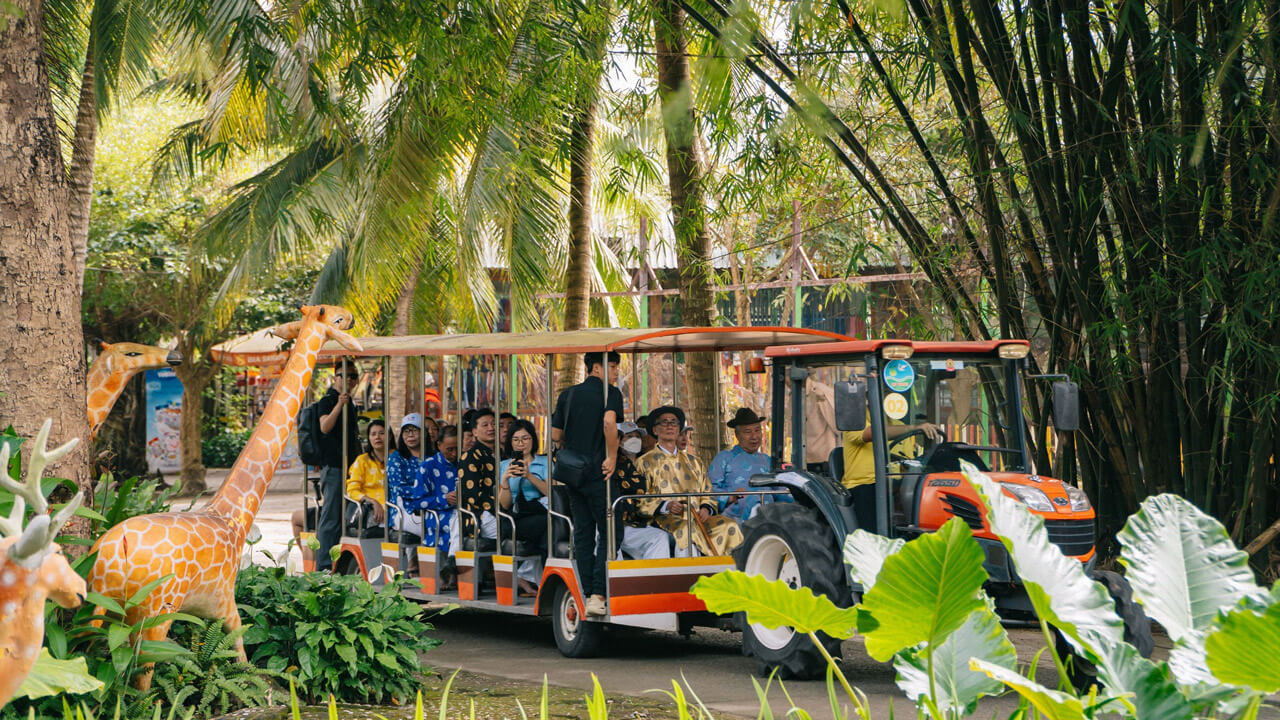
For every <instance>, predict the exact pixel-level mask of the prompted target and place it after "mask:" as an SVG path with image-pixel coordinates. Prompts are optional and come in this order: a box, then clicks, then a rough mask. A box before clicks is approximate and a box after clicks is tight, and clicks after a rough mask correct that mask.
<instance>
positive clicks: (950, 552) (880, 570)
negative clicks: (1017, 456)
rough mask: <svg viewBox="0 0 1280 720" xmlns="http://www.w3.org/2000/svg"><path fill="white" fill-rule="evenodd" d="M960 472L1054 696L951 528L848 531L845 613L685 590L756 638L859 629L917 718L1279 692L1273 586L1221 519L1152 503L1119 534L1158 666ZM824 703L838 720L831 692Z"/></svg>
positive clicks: (1235, 711) (1083, 713)
mask: <svg viewBox="0 0 1280 720" xmlns="http://www.w3.org/2000/svg"><path fill="white" fill-rule="evenodd" d="M964 471H965V476H966V478H967V480H968V482H969V483H971V484H972V485H973V486H974V487H975V488H976V489H977V490H978V492H979V493H980V494H981V496H982V498H983V500H984V502H985V504H986V507H987V508H988V513H987V523H988V525H989V526H990V528H991V530H992V532H993V533H994V534H995V535H997V536H998V537H999V538H1000V539H1001V541H1002V543H1003V544H1004V546H1005V548H1006V549H1007V550H1008V552H1009V555H1010V558H1011V559H1012V560H1013V562H1014V564H1015V566H1016V567H1017V570H1018V574H1019V577H1020V578H1021V580H1022V582H1023V584H1024V586H1025V588H1026V592H1027V594H1028V597H1029V599H1030V601H1031V604H1032V606H1033V607H1034V608H1035V611H1036V615H1037V616H1038V617H1039V619H1040V627H1041V630H1042V632H1043V633H1044V635H1045V642H1046V645H1047V650H1046V652H1048V653H1050V655H1051V656H1052V658H1053V661H1054V664H1055V665H1056V666H1057V668H1058V670H1059V673H1058V674H1059V678H1060V681H1059V685H1058V687H1056V688H1050V687H1045V686H1043V685H1041V684H1040V683H1038V682H1036V680H1035V675H1034V672H1033V671H1034V663H1033V665H1032V670H1030V671H1028V674H1027V675H1023V674H1020V673H1019V672H1018V670H1017V655H1016V653H1015V651H1014V648H1013V645H1012V643H1011V642H1010V641H1009V637H1008V635H1007V633H1006V632H1005V630H1004V628H1003V627H1002V626H1001V625H1000V622H999V619H998V617H997V616H996V614H995V611H994V604H993V602H992V600H991V598H990V597H988V596H987V595H986V593H985V591H984V589H983V584H984V583H985V581H986V574H985V572H983V570H982V561H983V552H982V549H981V548H980V547H979V546H978V544H977V542H976V541H974V540H973V538H972V535H971V533H970V530H969V528H968V526H966V525H965V524H964V523H963V522H960V521H959V519H952V520H951V521H950V522H948V523H947V524H946V525H944V526H943V527H942V528H941V529H940V530H939V531H938V532H936V533H931V534H927V535H922V536H920V537H918V538H916V539H914V540H911V541H910V542H903V541H902V540H900V539H896V540H891V539H888V538H884V537H880V536H878V535H874V534H871V533H867V532H863V531H861V530H858V531H854V533H853V534H852V535H850V536H849V537H848V538H847V539H846V542H845V560H846V562H847V563H848V565H849V570H850V575H851V579H852V580H853V582H854V583H857V584H858V585H861V587H862V588H863V594H862V601H861V603H860V604H859V605H857V606H856V607H854V608H847V609H843V608H839V607H836V606H835V605H834V604H832V603H831V602H830V601H829V600H828V599H827V598H826V597H825V596H814V595H813V593H812V592H811V591H810V590H808V589H807V588H799V589H792V588H789V587H786V586H785V585H783V584H782V583H780V582H768V581H766V580H764V579H763V578H761V577H750V576H746V575H744V574H742V573H740V572H727V573H721V574H719V575H716V576H712V577H708V578H703V579H702V580H700V581H699V582H698V584H697V585H695V586H694V593H695V594H696V595H698V597H700V598H701V599H702V600H703V601H704V602H705V603H706V605H707V608H708V609H709V610H711V611H713V612H717V613H730V612H745V613H746V616H747V620H748V622H753V623H760V624H762V625H765V626H766V627H778V626H781V625H790V626H792V627H794V628H795V629H796V630H797V631H798V632H808V633H816V632H817V631H819V630H821V631H823V632H826V633H828V634H830V635H832V636H834V637H843V638H847V637H851V636H852V635H853V630H854V628H855V627H856V629H857V631H858V632H860V633H862V635H863V636H864V638H865V641H866V648H867V652H868V653H869V654H870V655H871V656H872V657H873V658H875V659H877V660H881V661H889V660H892V662H893V665H894V669H895V670H896V671H897V682H898V687H899V688H901V689H902V690H903V692H904V693H906V695H907V697H908V698H910V699H911V700H912V701H913V702H915V703H916V705H917V708H918V709H919V714H920V715H921V716H922V717H930V718H961V717H966V716H969V715H972V714H973V713H975V712H976V711H977V704H978V700H979V699H980V698H981V697H983V696H986V695H995V694H1000V693H1003V692H1005V691H1006V690H1012V691H1014V692H1016V693H1018V694H1019V695H1020V696H1021V698H1022V704H1021V707H1020V708H1019V710H1018V711H1016V716H1018V717H1025V716H1027V715H1026V712H1027V710H1028V709H1030V708H1034V709H1035V711H1036V712H1037V713H1038V714H1040V715H1043V716H1044V717H1048V718H1073V719H1074V718H1096V717H1102V716H1108V717H1116V716H1118V717H1128V718H1140V719H1142V720H1148V719H1150V720H1157V719H1158V720H1180V719H1189V718H1193V717H1217V718H1226V717H1241V718H1255V717H1257V714H1258V711H1259V709H1260V708H1261V706H1262V702H1263V699H1264V697H1265V696H1266V695H1267V694H1268V693H1273V692H1277V691H1280V662H1275V661H1274V660H1273V659H1274V658H1278V657H1280V585H1277V587H1276V588H1275V589H1273V590H1272V591H1271V592H1268V591H1266V590H1265V589H1263V588H1262V587H1260V586H1258V585H1257V583H1256V582H1255V581H1254V578H1253V575H1252V573H1251V572H1250V571H1249V569H1248V566H1247V564H1246V559H1245V556H1244V553H1242V552H1241V551H1240V550H1238V549H1237V548H1236V547H1235V546H1234V545H1233V544H1232V543H1231V541H1230V539H1229V538H1228V536H1227V533H1226V531H1225V530H1224V529H1223V527H1222V526H1221V525H1220V524H1218V523H1217V521H1215V520H1213V519H1212V518H1210V517H1209V516H1207V515H1205V514H1204V513H1202V512H1201V511H1200V510H1198V509H1197V508H1195V507H1194V506H1193V505H1191V504H1190V503H1188V502H1187V501H1185V500H1183V499H1181V498H1179V497H1176V496H1173V495H1160V496H1156V497H1152V498H1149V499H1147V500H1146V501H1145V502H1144V503H1143V504H1142V507H1141V509H1140V510H1139V511H1138V512H1137V513H1136V514H1134V515H1133V516H1132V517H1131V518H1129V520H1128V522H1127V523H1126V525H1125V527H1124V529H1123V530H1122V531H1121V533H1120V536H1119V539H1120V544H1121V547H1122V554H1121V558H1120V559H1121V563H1122V564H1123V565H1124V567H1125V568H1126V570H1127V577H1128V580H1129V582H1130V583H1131V585H1132V588H1133V598H1134V600H1136V601H1137V602H1138V603H1140V604H1141V605H1142V607H1143V609H1144V610H1145V611H1146V613H1147V614H1148V615H1149V616H1150V618H1151V619H1153V620H1155V621H1156V622H1159V623H1160V624H1161V625H1162V626H1163V627H1165V628H1166V629H1167V631H1168V632H1169V635H1170V638H1171V639H1172V640H1173V641H1174V649H1173V652H1172V653H1171V656H1170V660H1169V661H1162V662H1155V661H1152V660H1149V659H1147V658H1144V657H1143V656H1142V653H1141V652H1139V650H1138V648H1136V647H1134V646H1133V645H1132V644H1130V643H1129V642H1126V641H1125V629H1124V622H1123V621H1122V620H1121V618H1120V616H1119V615H1117V613H1116V605H1115V600H1114V599H1113V597H1112V595H1111V594H1110V593H1109V592H1108V590H1107V588H1106V587H1105V586H1104V585H1103V584H1102V583H1100V582H1098V581H1097V580H1095V579H1094V578H1092V577H1090V576H1089V575H1088V574H1087V573H1086V572H1085V568H1084V566H1082V565H1081V564H1080V563H1079V562H1078V561H1076V560H1073V559H1071V558H1068V557H1066V556H1064V555H1063V554H1062V552H1061V551H1060V550H1059V549H1058V548H1057V546H1055V545H1053V544H1052V543H1050V542H1049V538H1048V534H1047V533H1046V531H1045V527H1044V521H1043V520H1042V519H1041V518H1040V517H1038V516H1036V515H1033V514H1032V513H1030V512H1028V511H1027V509H1026V507H1025V506H1024V505H1022V504H1021V503H1020V502H1018V501H1016V500H1014V499H1013V498H1011V497H1008V496H1007V495H1006V494H1005V493H1004V491H1003V490H1002V489H1001V487H1000V486H999V485H998V484H997V483H995V482H993V481H992V480H991V479H990V478H989V477H987V476H986V475H984V474H983V473H981V472H979V471H978V470H977V469H976V468H974V467H972V466H971V465H968V464H965V467H964ZM795 597H803V600H798V601H797V600H794V599H793V598H795ZM851 621H852V622H851ZM1059 639H1061V640H1062V641H1064V642H1057V641H1058V640H1059ZM1059 649H1062V650H1063V651H1065V652H1060V650H1059ZM1072 663H1076V664H1079V666H1082V667H1083V666H1087V667H1088V668H1090V669H1091V670H1092V671H1095V672H1096V680H1097V684H1096V686H1093V687H1089V688H1088V689H1087V690H1086V691H1081V690H1078V689H1076V688H1075V687H1074V686H1073V685H1072V683H1071V682H1070V681H1069V679H1068V678H1069V676H1070V674H1069V673H1068V666H1069V665H1070V664H1072ZM831 670H832V673H834V676H835V677H836V678H838V679H839V681H840V683H841V684H842V685H843V686H844V688H845V690H846V692H847V693H848V695H849V698H850V699H851V700H852V702H853V705H854V707H855V709H856V710H857V714H859V715H861V716H864V717H865V716H866V708H865V704H864V703H863V702H862V700H861V696H860V694H858V693H856V691H854V690H853V689H852V688H851V687H850V685H849V683H848V681H847V679H845V678H844V676H843V674H841V673H840V672H839V670H838V668H836V667H835V663H834V661H831ZM832 706H833V713H834V715H835V716H836V717H844V714H843V713H841V712H840V711H839V710H838V709H837V708H836V707H835V706H836V703H835V700H834V694H833V700H832Z"/></svg>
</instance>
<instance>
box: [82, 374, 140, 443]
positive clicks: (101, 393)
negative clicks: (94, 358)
mask: <svg viewBox="0 0 1280 720" xmlns="http://www.w3.org/2000/svg"><path fill="white" fill-rule="evenodd" d="M105 365H106V363H104V362H95V363H94V364H93V365H92V366H91V367H90V368H89V377H88V386H89V387H88V390H89V396H88V397H89V437H90V438H93V437H94V436H96V435H97V434H98V428H100V427H101V426H102V423H104V422H106V420H107V415H109V414H111V408H112V407H113V406H114V405H115V404H116V400H117V399H119V398H120V393H122V392H124V386H125V382H126V381H128V379H129V378H130V377H132V375H133V372H132V371H129V370H125V371H121V372H115V373H113V372H111V371H109V370H107V369H106V367H105Z"/></svg>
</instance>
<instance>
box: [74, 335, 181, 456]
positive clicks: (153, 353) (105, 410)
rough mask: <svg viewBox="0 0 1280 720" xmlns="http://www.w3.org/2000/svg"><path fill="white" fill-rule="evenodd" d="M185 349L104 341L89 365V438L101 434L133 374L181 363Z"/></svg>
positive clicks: (91, 438)
mask: <svg viewBox="0 0 1280 720" xmlns="http://www.w3.org/2000/svg"><path fill="white" fill-rule="evenodd" d="M181 364H182V353H180V352H178V351H177V350H165V349H164V348H158V347H152V346H151V345H139V344H138V343H115V344H114V345H108V344H107V343H102V352H100V353H98V359H97V360H94V361H93V365H91V366H90V367H89V378H88V383H89V440H90V441H92V440H93V438H95V437H97V435H98V428H99V427H101V426H102V423H103V422H105V421H106V419H107V415H108V414H109V413H110V412H111V407H112V406H113V405H115V404H116V400H117V399H118V398H119V397H120V393H121V392H124V386H125V383H127V382H129V378H131V377H133V376H134V375H136V374H137V373H140V372H142V371H143V370H154V369H156V368H162V367H165V366H166V365H181Z"/></svg>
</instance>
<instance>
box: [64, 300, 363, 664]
mask: <svg viewBox="0 0 1280 720" xmlns="http://www.w3.org/2000/svg"><path fill="white" fill-rule="evenodd" d="M302 313H303V319H302V320H300V321H296V322H292V323H288V324H286V325H281V326H278V327H276V328H273V329H272V331H273V332H274V333H275V334H276V335H279V336H280V337H285V338H290V339H293V340H294V341H295V342H294V345H293V349H292V350H291V351H290V352H289V360H288V361H287V363H286V364H285V368H284V371H283V372H282V373H281V375H280V380H279V382H278V384H277V385H276V389H275V391H274V392H272V393H271V399H270V401H269V402H268V403H267V408H266V410H265V411H264V412H263V414H262V419H261V420H260V421H259V422H258V425H257V427H255V428H254V429H253V434H252V435H250V436H249V441H248V442H247V443H245V446H244V450H242V451H241V452H240V457H239V458H237V459H236V463H235V465H234V466H233V467H232V468H231V472H230V473H229V474H228V475H227V479H226V480H225V481H224V482H223V483H222V487H220V488H218V492H217V494H215V495H214V497H213V500H211V501H210V502H209V504H208V505H207V506H206V507H204V508H202V509H201V510H198V511H195V512H168V513H155V514H152V515H139V516H137V517H133V518H129V519H128V520H125V521H124V522H122V523H120V524H119V525H116V526H115V527H113V528H111V529H110V530H108V531H107V533H106V534H105V535H103V536H102V537H101V538H100V539H99V540H98V542H97V543H95V544H94V546H93V550H94V551H95V552H97V553H98V558H97V561H96V562H95V563H94V565H93V569H92V570H91V571H90V573H89V586H90V587H91V588H92V589H93V590H94V591H95V592H98V593H101V594H102V595H105V596H106V597H109V598H112V599H114V600H116V601H118V602H121V603H123V602H124V601H125V600H127V599H128V598H130V597H131V596H133V595H134V594H135V593H137V592H138V590H139V589H140V588H142V586H144V585H146V584H147V583H149V582H151V581H153V580H155V579H157V578H161V577H164V576H166V575H169V576H171V577H170V578H169V579H168V580H166V581H164V582H163V583H161V584H160V585H159V586H158V587H157V588H156V589H155V590H153V591H152V592H151V594H150V595H148V596H147V598H146V600H145V601H143V602H142V603H141V604H139V605H138V606H137V607H135V608H133V609H132V610H130V611H129V613H128V615H127V616H126V617H125V622H127V623H130V624H132V623H135V622H137V621H139V620H141V619H143V618H149V617H156V616H158V615H161V614H163V613H168V612H177V611H182V612H186V613H190V614H192V615H196V616H198V617H204V618H209V619H220V620H223V621H224V622H225V623H226V628H227V629H228V630H234V629H235V628H238V627H240V614H239V612H238V611H237V610H236V596H235V586H236V574H237V573H238V571H239V568H240V554H241V551H242V550H243V548H244V541H245V537H246V535H247V534H248V533H249V529H250V527H251V526H252V525H253V518H254V516H255V515H256V514H257V512H258V506H259V504H261V502H262V496H263V494H264V493H266V491H267V485H268V484H269V483H270V482H271V475H272V473H273V472H274V471H275V466H276V462H277V461H278V460H279V459H280V454H281V452H282V451H283V449H284V445H285V443H286V442H287V441H288V439H289V432H290V430H291V429H292V427H293V424H294V422H295V420H294V419H295V418H296V417H297V414H298V410H299V408H300V406H301V405H302V397H303V394H304V393H305V392H306V389H307V386H308V385H309V384H310V383H311V372H312V370H314V369H315V364H316V358H317V357H318V355H319V354H320V347H321V346H322V345H323V344H324V343H325V341H326V340H329V339H332V340H335V341H337V342H338V343H339V344H340V345H342V346H343V347H346V348H348V349H350V350H354V351H359V350H361V349H362V348H361V346H360V343H359V341H357V340H356V339H355V338H353V337H352V336H351V335H348V334H347V333H346V332H344V331H345V330H346V329H347V328H350V327H351V322H352V317H351V313H349V312H347V311H346V310H344V309H342V308H340V307H334V306H332V305H314V306H306V307H303V308H302ZM170 623H171V621H165V622H161V623H158V624H156V625H155V626H154V627H151V628H149V629H147V630H144V631H142V634H141V635H142V639H144V640H163V639H164V638H165V637H166V636H167V635H168V634H169V625H170ZM236 651H237V652H238V653H239V654H240V659H241V660H244V659H245V655H244V646H243V644H242V643H241V642H239V641H237V642H236ZM135 685H136V686H137V687H138V688H139V689H143V690H145V689H146V688H148V687H150V685H151V668H150V667H148V668H146V669H145V670H144V672H143V673H142V674H140V675H139V676H138V677H137V678H136V679H135Z"/></svg>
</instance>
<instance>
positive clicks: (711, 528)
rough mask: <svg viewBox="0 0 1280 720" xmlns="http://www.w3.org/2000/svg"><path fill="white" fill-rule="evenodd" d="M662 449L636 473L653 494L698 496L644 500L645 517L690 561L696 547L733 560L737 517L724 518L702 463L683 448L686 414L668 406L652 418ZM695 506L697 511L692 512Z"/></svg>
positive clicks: (739, 540)
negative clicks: (671, 538)
mask: <svg viewBox="0 0 1280 720" xmlns="http://www.w3.org/2000/svg"><path fill="white" fill-rule="evenodd" d="M649 420H650V422H651V423H652V427H653V432H654V434H655V435H657V436H658V446H657V447H655V448H654V449H652V450H650V451H649V452H647V453H645V454H644V455H642V456H640V459H639V460H637V461H636V468H637V469H638V470H639V471H640V472H641V473H642V474H643V475H644V476H645V478H647V479H648V481H649V490H648V492H649V493H650V494H654V495H667V494H675V493H694V494H696V495H695V497H691V498H681V499H675V500H662V499H654V500H645V501H644V502H643V503H642V506H643V510H644V512H646V513H648V514H651V515H652V516H653V517H654V520H655V521H656V522H657V524H658V527H660V528H662V529H663V530H666V531H667V532H669V533H671V534H672V535H674V536H675V538H676V556H677V557H689V556H691V555H693V552H692V549H691V548H693V547H696V548H697V549H698V552H699V553H701V554H702V555H728V554H729V552H730V551H732V550H733V549H734V548H736V547H738V546H739V545H741V544H742V529H741V528H739V527H738V523H737V522H736V521H734V519H733V518H729V517H725V516H724V515H721V514H720V508H719V506H718V505H717V504H716V501H715V498H713V497H710V496H709V495H706V493H710V492H712V490H711V482H710V481H709V480H708V479H707V473H706V470H704V469H703V466H702V463H701V462H699V461H698V458H697V457H695V456H693V455H690V454H689V453H687V452H685V451H684V450H681V449H680V446H679V442H680V433H681V430H682V428H683V427H684V411H683V410H681V409H680V408H678V407H672V406H669V405H668V406H663V407H660V408H658V409H657V410H654V411H653V412H651V413H649ZM688 506H692V508H690V507H688Z"/></svg>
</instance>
